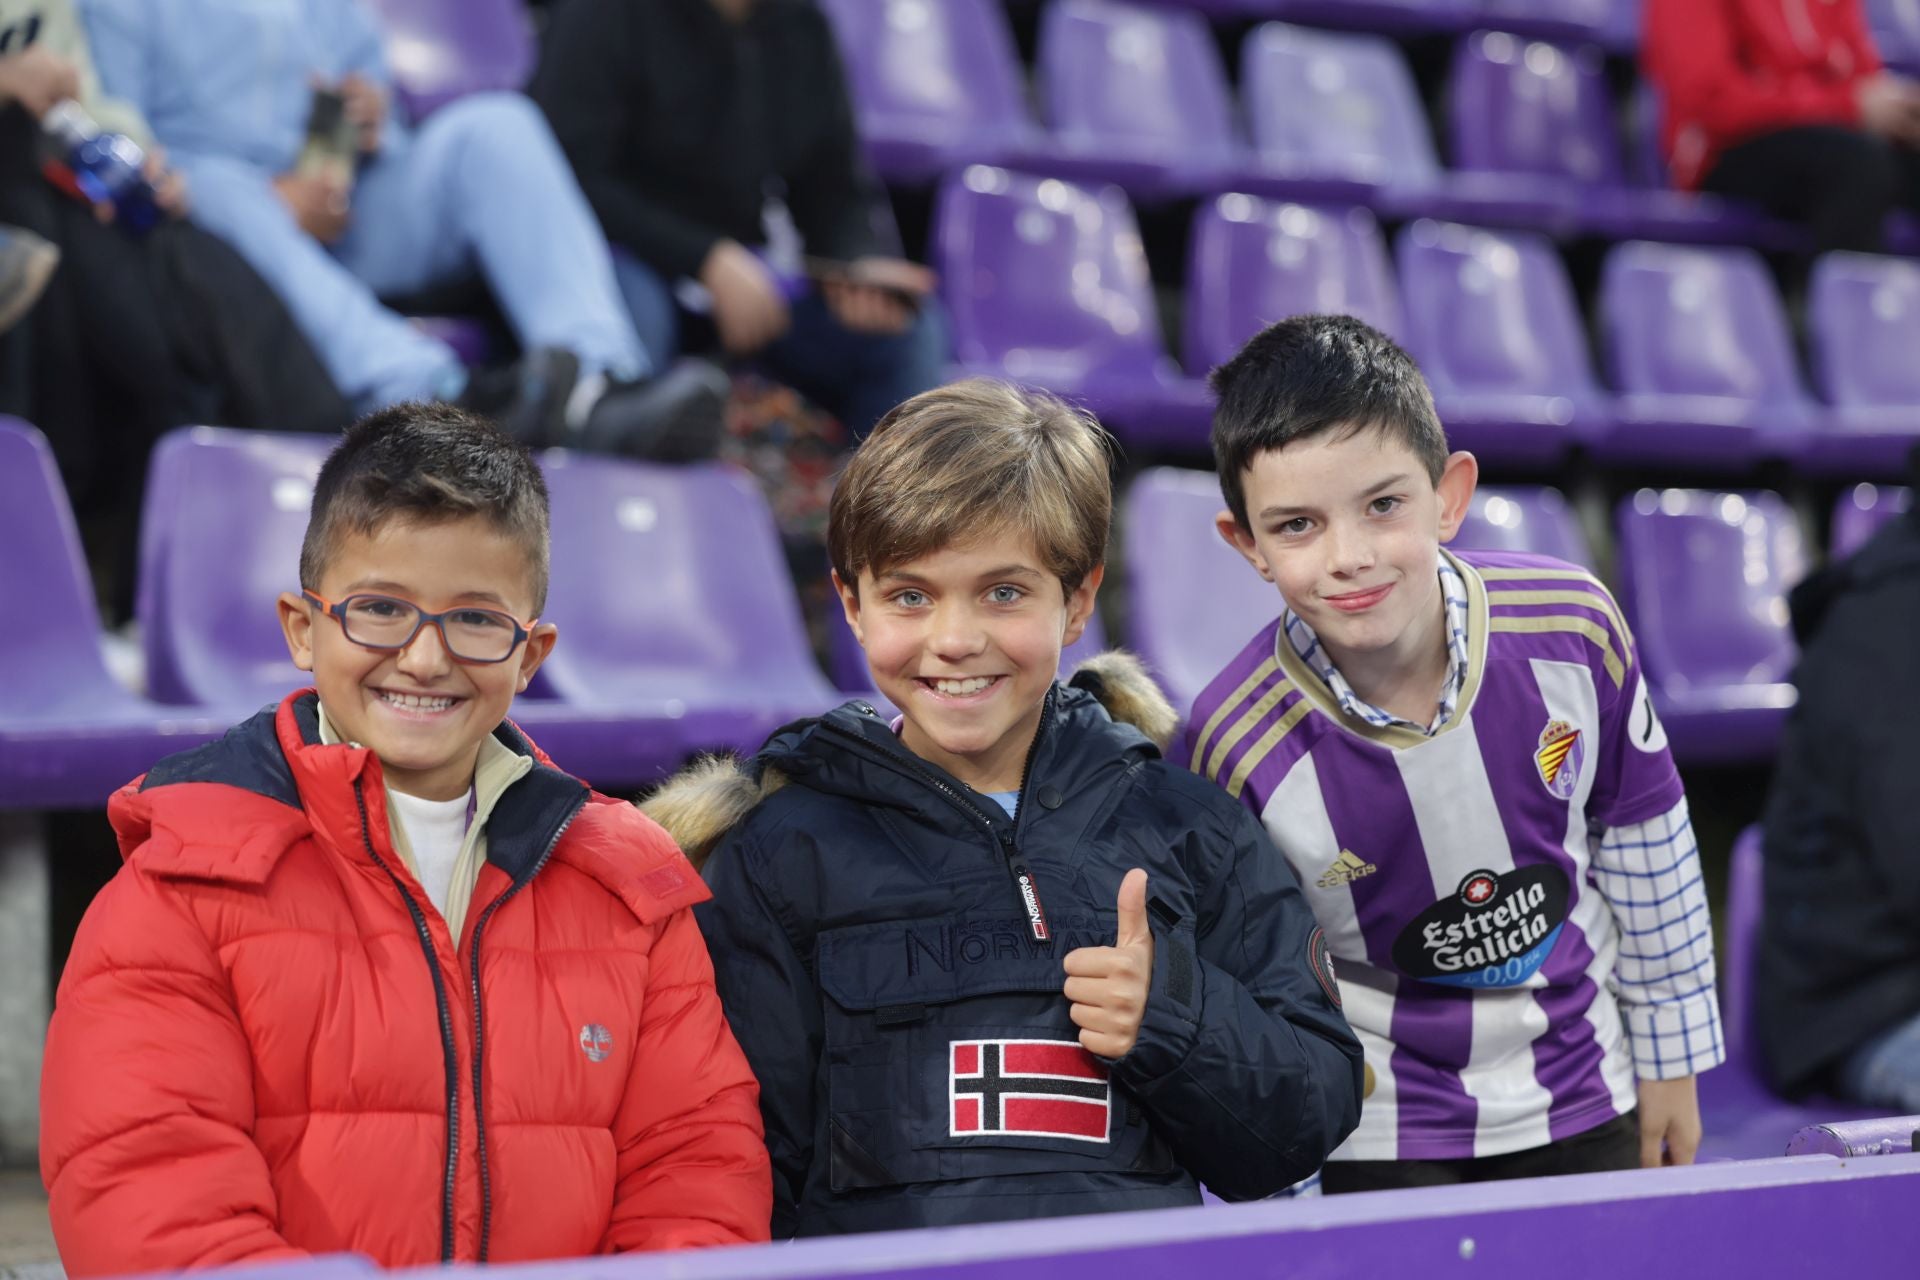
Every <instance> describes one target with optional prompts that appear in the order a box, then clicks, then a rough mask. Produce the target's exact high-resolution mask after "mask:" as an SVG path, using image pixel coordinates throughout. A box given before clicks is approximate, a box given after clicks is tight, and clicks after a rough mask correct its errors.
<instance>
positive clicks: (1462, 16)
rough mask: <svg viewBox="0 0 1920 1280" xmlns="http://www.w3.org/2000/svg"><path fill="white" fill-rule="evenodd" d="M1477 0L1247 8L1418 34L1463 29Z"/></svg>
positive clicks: (1291, 0) (1364, 0)
mask: <svg viewBox="0 0 1920 1280" xmlns="http://www.w3.org/2000/svg"><path fill="white" fill-rule="evenodd" d="M1478 4H1479V0H1264V2H1262V3H1257V4H1250V5H1249V9H1250V11H1253V12H1258V13H1262V14H1272V15H1273V16H1274V17H1277V18H1284V19H1286V20H1287V21H1289V22H1304V23H1308V24H1310V25H1313V26H1323V27H1347V28H1351V29H1354V30H1359V31H1381V32H1391V33H1395V34H1402V33H1404V34H1419V33H1424V32H1432V31H1464V30H1466V29H1467V28H1469V27H1471V26H1472V25H1473V24H1474V23H1475V22H1477V21H1478V20H1479V15H1478V13H1477V12H1476V9H1477V6H1478Z"/></svg>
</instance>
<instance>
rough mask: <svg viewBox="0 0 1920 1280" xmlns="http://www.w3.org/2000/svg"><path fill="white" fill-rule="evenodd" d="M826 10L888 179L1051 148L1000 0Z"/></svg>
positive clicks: (825, 3) (923, 177) (875, 0)
mask: <svg viewBox="0 0 1920 1280" xmlns="http://www.w3.org/2000/svg"><path fill="white" fill-rule="evenodd" d="M821 7H822V8H823V9H824V10H825V11H826V14H827V17H828V18H829V19H830V20H831V21H832V23H833V30H834V35H835V37H836V38H837V39H838V41H839V45H840V55H841V57H842V59H843V60H844V61H845V63H846V68H847V78H848V82H849V84H850V87H851V93H852V95H853V101H854V108H855V111H856V112H857V113H858V115H859V119H860V136H861V140H862V141H863V142H864V143H865V145H866V149H867V155H868V157H869V158H870V159H871V160H872V162H873V166H874V168H875V169H876V170H877V171H878V172H879V173H880V174H881V176H883V177H886V178H890V179H896V180H902V181H911V182H924V181H927V180H929V179H932V178H935V177H938V176H939V175H940V174H942V173H944V172H946V171H947V170H949V169H952V168H956V167H958V166H960V165H963V164H975V163H979V164H1007V163H1019V162H1020V161H1021V160H1022V159H1023V158H1027V157H1034V158H1038V157H1043V156H1045V155H1047V154H1048V153H1050V151H1051V149H1052V148H1051V144H1050V142H1049V141H1048V139H1047V138H1046V136H1045V134H1044V133H1043V132H1042V131H1041V129H1040V127H1039V126H1038V125H1037V124H1035V123H1034V121H1033V118H1032V115H1031V113H1030V112H1029V111H1028V108H1027V101H1026V84H1025V82H1024V80H1023V79H1022V73H1021V69H1020V60H1019V54H1018V52H1017V51H1016V50H1015V48H1014V43H1013V33H1012V31H1011V30H1010V29H1009V27H1008V25H1007V15H1006V11H1005V9H1003V8H1002V7H1001V5H1000V3H999V0H821Z"/></svg>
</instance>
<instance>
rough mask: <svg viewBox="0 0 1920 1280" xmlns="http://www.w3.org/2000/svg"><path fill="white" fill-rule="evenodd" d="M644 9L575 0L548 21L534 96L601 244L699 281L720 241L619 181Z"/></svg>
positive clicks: (632, 126)
mask: <svg viewBox="0 0 1920 1280" xmlns="http://www.w3.org/2000/svg"><path fill="white" fill-rule="evenodd" d="M644 8H645V6H642V5H636V4H632V3H629V2H628V0H575V3H573V4H569V5H563V6H561V8H560V9H559V10H558V12H556V13H555V14H554V17H553V21H552V23H551V25H550V26H549V28H548V30H547V34H546V39H545V41H544V43H543V54H542V57H541V63H540V70H539V73H538V74H537V75H536V76H535V78H534V82H533V86H532V89H531V92H532V94H533V96H534V98H535V100H536V101H537V102H538V103H539V104H540V108H541V110H543V111H544V112H546V115H547V121H548V123H549V124H551V125H552V126H553V133H554V136H555V137H556V138H558V139H559V141H560V146H561V149H562V150H564V151H565V152H566V154H567V159H568V160H569V161H570V162H571V163H572V165H573V172H574V174H575V176H576V177H578V178H579V180H580V189H581V190H582V191H583V192H585V193H586V196H587V202H588V203H589V204H591V205H592V206H593V211H594V213H596V214H598V215H599V218H600V225H601V227H602V228H603V229H604V230H605V231H606V234H607V239H609V240H611V241H613V242H614V243H615V244H618V245H622V246H624V247H625V248H627V249H628V250H630V251H631V252H632V253H633V254H634V255H635V256H636V257H638V258H639V259H640V260H641V261H643V262H645V263H646V264H647V265H648V266H651V267H652V268H654V269H655V270H656V271H658V272H660V273H661V274H662V275H665V276H667V277H668V278H669V279H672V278H676V277H680V276H697V275H699V273H700V267H701V264H703V263H704V262H705V261H706V259H707V253H708V251H709V250H710V249H712V248H713V246H714V243H715V242H716V241H718V240H720V239H722V238H723V237H722V235H721V233H720V232H719V231H717V230H715V229H714V228H711V227H707V226H703V225H701V224H700V223H698V222H695V221H694V220H693V219H691V218H687V217H684V216H682V215H681V214H679V213H676V212H675V211H674V210H672V209H669V208H667V207H666V206H664V205H661V204H659V203H657V202H655V201H653V200H650V199H648V198H647V197H646V196H644V195H642V194H641V193H640V192H639V191H638V190H636V189H635V187H634V186H633V184H632V183H630V182H628V181H627V180H626V177H625V171H626V167H627V165H628V164H629V163H630V154H631V153H632V151H633V149H634V148H633V143H632V137H633V134H634V131H635V130H637V129H639V128H640V127H642V122H640V121H638V120H636V119H635V114H636V113H635V102H634V99H635V95H636V94H637V93H638V92H639V90H638V89H637V88H636V87H635V84H634V81H633V76H634V71H633V68H634V67H636V66H641V65H644V63H643V61H642V60H641V58H640V55H639V51H638V49H639V42H640V40H641V39H642V38H643V35H642V33H641V32H639V31H638V30H636V28H635V25H634V24H635V23H636V22H638V21H639V20H640V15H641V12H642V11H643V9H644Z"/></svg>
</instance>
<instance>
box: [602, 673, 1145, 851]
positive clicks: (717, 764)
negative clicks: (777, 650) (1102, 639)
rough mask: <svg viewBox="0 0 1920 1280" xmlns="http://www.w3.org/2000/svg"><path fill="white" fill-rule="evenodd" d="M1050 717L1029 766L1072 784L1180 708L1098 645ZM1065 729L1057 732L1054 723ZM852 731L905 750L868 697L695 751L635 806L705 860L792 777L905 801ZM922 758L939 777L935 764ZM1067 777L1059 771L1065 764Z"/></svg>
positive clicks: (884, 747)
mask: <svg viewBox="0 0 1920 1280" xmlns="http://www.w3.org/2000/svg"><path fill="white" fill-rule="evenodd" d="M1048 700H1049V703H1050V705H1051V707H1052V711H1051V713H1050V718H1051V720H1052V722H1053V723H1052V724H1051V725H1049V724H1048V720H1047V719H1045V718H1043V720H1042V729H1041V737H1040V740H1039V741H1037V742H1036V743H1035V747H1034V760H1033V768H1034V772H1035V774H1036V776H1039V775H1040V774H1041V773H1042V772H1043V771H1045V773H1046V776H1049V777H1052V778H1055V779H1056V784H1057V785H1071V783H1072V773H1071V771H1072V769H1073V767H1074V765H1075V763H1076V762H1077V761H1080V760H1084V759H1089V758H1092V759H1105V760H1112V759H1116V758H1123V757H1132V756H1139V757H1148V756H1153V755H1157V754H1159V753H1160V752H1161V751H1164V750H1165V749H1166V746H1167V743H1168V742H1169V741H1170V740H1171V739H1172V737H1173V731H1174V728H1175V727H1176V726H1177V724H1178V723H1179V717H1178V715H1177V714H1176V713H1175V711H1174V709H1173V704H1172V703H1171V702H1169V701H1168V700H1167V696H1166V694H1165V693H1164V692H1162V691H1161V689H1160V686H1159V685H1158V684H1156V683H1155V682H1154V679H1153V677H1152V676H1150V675H1149V674H1147V669H1146V667H1145V665H1144V664H1142V663H1141V661H1140V659H1139V658H1137V657H1135V656H1134V655H1132V654H1130V653H1126V652H1124V651H1121V650H1117V649H1115V650H1108V651H1107V652H1105V653H1100V654H1096V655H1095V656H1093V657H1091V658H1088V659H1087V660H1086V661H1085V662H1082V663H1081V664H1080V665H1079V666H1078V667H1076V668H1075V669H1074V673H1073V678H1072V679H1071V680H1070V681H1068V682H1067V683H1066V684H1064V685H1062V684H1056V685H1054V687H1053V689H1052V690H1051V691H1050V692H1049V694H1048ZM1063 727H1065V728H1066V729H1067V730H1068V733H1067V734H1066V735H1063V734H1062V733H1061V732H1060V730H1061V729H1062V728H1063ZM1089 735H1093V736H1102V737H1107V738H1109V739H1110V741H1108V742H1107V743H1106V748H1107V749H1106V750H1104V751H1097V752H1087V751H1075V752H1071V753H1068V752H1062V751H1061V750H1060V746H1061V743H1062V742H1063V741H1064V740H1068V739H1069V738H1070V739H1071V740H1072V741H1074V742H1079V741H1082V740H1084V739H1085V738H1086V737H1087V736H1089ZM834 738H837V739H839V740H840V741H841V742H843V743H844V742H847V741H848V739H850V738H858V739H861V740H864V741H866V742H868V743H870V744H872V745H873V747H874V748H875V749H876V750H877V751H882V752H888V753H895V754H898V755H901V756H905V755H906V753H905V752H904V750H903V749H902V748H901V747H900V746H899V745H898V740H897V739H896V738H895V736H894V733H893V730H892V728H891V726H889V725H888V724H887V722H886V721H884V720H882V719H881V718H880V716H879V715H878V714H877V713H876V712H875V711H874V709H873V707H872V706H871V705H870V704H868V703H865V702H861V701H857V700H856V701H852V702H847V703H845V704H843V705H841V706H840V707H838V708H836V709H835V710H833V711H830V712H828V713H827V714H826V715H824V716H820V717H818V718H816V719H810V720H800V721H796V722H795V723H793V724H790V725H788V726H786V727H785V728H783V729H780V730H778V731H777V732H776V733H775V734H774V735H773V736H772V737H771V738H769V739H768V740H767V743H766V745H765V746H764V747H762V748H761V749H760V751H759V753H758V754H756V755H755V756H753V757H752V758H751V759H748V760H745V761H741V760H736V759H735V758H733V757H731V756H710V757H707V758H705V759H703V760H699V761H697V762H695V763H694V764H692V765H690V766H688V767H687V768H686V769H684V770H682V771H681V772H680V773H679V774H677V775H675V776H674V777H673V778H671V779H669V780H668V781H667V782H666V783H665V784H664V785H662V786H661V787H660V789H659V790H657V791H655V792H654V793H653V794H652V795H651V796H649V797H648V798H647V799H646V800H645V801H644V802H642V803H641V804H640V810H641V812H643V813H645V814H646V815H647V816H648V817H649V818H652V819H653V820H654V821H655V822H658V823H659V824H660V825H661V826H663V827H665V828H666V829H667V833H668V834H669V835H671V836H672V837H673V839H674V841H675V843H677V844H678V845H679V846H680V848H681V849H682V850H683V851H684V852H685V853H686V855H687V857H688V858H689V859H691V860H692V862H693V864H694V866H696V867H699V866H702V865H703V864H704V863H705V862H706V859H707V855H708V854H710V853H711V852H712V851H713V849H714V847H715V846H716V845H718V844H719V843H720V841H721V839H722V838H723V837H724V836H725V835H726V834H727V832H729V831H731V830H732V829H733V828H734V827H735V826H737V825H738V824H739V823H740V822H741V820H742V819H744V818H745V817H746V816H747V815H748V814H749V813H751V812H752V811H753V809H754V808H755V806H757V805H758V804H759V803H760V801H762V800H763V799H765V798H766V797H767V796H770V795H772V794H773V793H774V792H775V791H778V790H779V789H780V788H782V787H784V786H786V785H787V784H788V783H790V782H799V783H800V784H801V785H804V786H807V787H808V788H810V789H813V790H817V791H824V792H829V793H833V794H840V795H846V796H851V797H854V798H856V799H859V800H862V801H865V802H868V803H875V804H882V805H895V806H902V805H904V804H905V803H909V802H907V801H904V800H903V792H902V789H901V788H900V787H899V785H898V782H897V781H896V778H897V774H895V773H894V772H893V771H892V770H890V769H886V768H876V767H875V766H874V765H873V764H872V763H871V761H870V760H868V759H866V758H864V757H855V756H854V753H853V752H852V751H850V750H848V749H847V748H846V747H843V746H836V745H834V743H833V742H832V741H831V739H834ZM921 767H922V768H923V769H925V770H931V771H932V772H933V773H935V774H936V775H938V776H944V775H941V774H940V773H939V771H938V770H937V769H935V768H934V766H932V765H930V764H926V763H925V762H921ZM1063 768H1064V769H1065V770H1067V771H1068V772H1067V776H1066V777H1064V778H1063V777H1061V776H1060V773H1061V770H1062V769H1063Z"/></svg>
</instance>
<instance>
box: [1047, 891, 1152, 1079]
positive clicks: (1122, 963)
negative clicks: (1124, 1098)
mask: <svg viewBox="0 0 1920 1280" xmlns="http://www.w3.org/2000/svg"><path fill="white" fill-rule="evenodd" d="M1066 971H1067V982H1066V986H1065V987H1064V988H1063V990H1064V992H1065V993H1066V997H1067V999H1068V1000H1071V1001H1072V1002H1073V1008H1072V1009H1070V1010H1069V1011H1068V1012H1069V1013H1070V1014H1071V1015H1072V1017H1073V1024H1074V1025H1075V1026H1077V1027H1079V1028H1080V1045H1081V1047H1082V1048H1084V1049H1085V1050H1086V1051H1087V1052H1088V1053H1094V1054H1098V1055H1099V1056H1101V1057H1103V1058H1123V1057H1125V1056H1126V1054H1127V1051H1128V1050H1129V1049H1131V1048H1133V1042H1134V1040H1135V1039H1136V1038H1137V1037H1138V1036H1139V1034H1140V1019H1141V1018H1143V1017H1144V1016H1146V1012H1147V988H1148V986H1149V984H1150V983H1151V982H1152V981H1153V931H1152V930H1150V929H1149V928H1148V927H1147V873H1146V872H1145V871H1142V870H1141V869H1140V868H1139V867H1135V868H1134V869H1133V870H1131V871H1129V872H1127V875H1126V879H1124V880H1122V881H1121V882H1120V928H1119V932H1118V935H1117V936H1116V937H1115V939H1114V943H1113V945H1112V946H1110V947H1079V948H1077V949H1075V950H1073V951H1069V952H1068V953H1067V958H1066Z"/></svg>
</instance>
